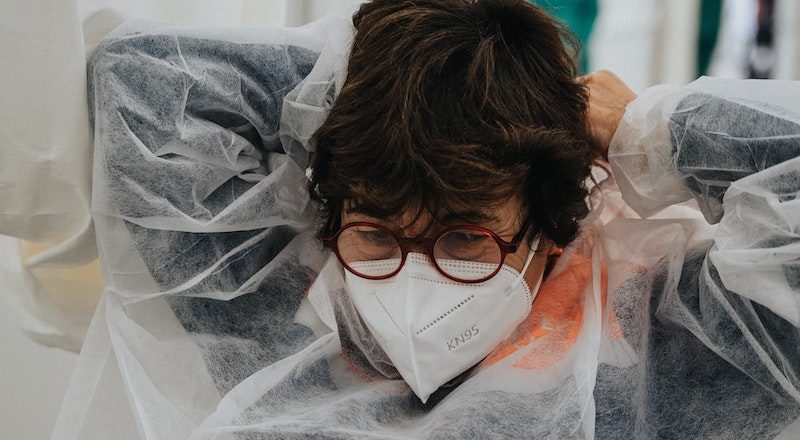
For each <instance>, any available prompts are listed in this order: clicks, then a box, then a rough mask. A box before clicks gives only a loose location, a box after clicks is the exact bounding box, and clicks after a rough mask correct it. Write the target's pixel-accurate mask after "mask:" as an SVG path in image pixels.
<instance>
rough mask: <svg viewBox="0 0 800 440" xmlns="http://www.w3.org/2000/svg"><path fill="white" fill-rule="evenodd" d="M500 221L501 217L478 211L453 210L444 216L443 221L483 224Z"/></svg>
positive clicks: (446, 222)
mask: <svg viewBox="0 0 800 440" xmlns="http://www.w3.org/2000/svg"><path fill="white" fill-rule="evenodd" d="M499 221H500V219H499V218H497V217H496V216H493V215H488V214H486V213H483V212H476V211H464V212H451V213H447V214H446V215H445V216H444V217H442V223H444V224H446V225H452V224H456V223H469V224H481V223H490V222H499Z"/></svg>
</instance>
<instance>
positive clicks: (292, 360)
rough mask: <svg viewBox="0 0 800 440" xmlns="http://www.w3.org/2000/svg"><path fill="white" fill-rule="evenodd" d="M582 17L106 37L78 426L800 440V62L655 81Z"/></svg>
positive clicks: (155, 433)
mask: <svg viewBox="0 0 800 440" xmlns="http://www.w3.org/2000/svg"><path fill="white" fill-rule="evenodd" d="M228 32H230V30H229V31H228ZM572 40H573V38H572V37H571V36H570V34H569V33H568V32H567V31H566V30H565V29H564V28H563V27H562V26H561V25H559V24H558V23H557V22H555V21H553V20H552V19H551V18H550V17H548V16H547V15H546V14H545V13H543V12H542V11H541V9H538V8H537V7H535V6H533V5H531V4H528V3H527V2H524V1H522V0H413V1H412V0H401V1H389V0H373V1H369V2H366V3H364V4H363V5H361V6H360V8H359V10H358V12H356V14H355V15H354V16H352V17H346V18H336V17H332V18H329V19H326V20H323V21H320V22H317V23H314V24H313V25H311V26H307V27H302V28H297V29H280V30H269V31H265V30H259V29H246V30H244V29H240V30H236V31H235V32H232V33H227V34H226V33H225V32H223V31H222V30H220V29H197V28H192V27H188V28H187V27H173V26H167V27H163V26H161V27H160V26H158V25H157V24H152V23H132V24H130V25H129V26H128V27H127V28H126V29H121V30H118V31H116V32H115V33H114V34H113V35H110V36H108V38H106V39H104V40H103V42H101V43H100V44H99V45H98V47H97V49H96V50H95V51H94V52H93V54H92V56H91V58H90V60H89V66H88V72H89V93H90V96H89V98H90V99H89V102H90V103H91V111H92V114H91V120H92V122H93V129H94V150H93V151H94V154H93V160H94V171H93V183H92V218H93V221H94V225H95V228H96V231H97V242H98V249H99V252H100V257H101V258H100V262H101V264H102V268H103V276H104V282H105V292H104V296H103V299H102V301H101V302H100V305H99V306H98V309H97V311H96V313H95V316H94V318H93V320H92V325H91V327H90V329H89V333H88V335H87V338H86V342H85V343H84V346H83V349H82V353H81V358H80V360H79V362H78V365H77V367H76V372H75V375H74V376H73V379H72V381H71V383H70V387H69V390H68V392H67V395H66V397H65V400H64V406H63V407H62V410H61V412H60V414H59V419H58V421H57V423H56V428H55V429H54V434H53V438H58V439H70V438H76V439H81V440H83V439H91V438H136V437H140V438H141V437H144V438H152V439H160V438H169V439H174V438H191V439H193V440H200V439H219V438H280V439H284V438H337V439H340V438H415V439H416V438H487V437H488V438H521V439H530V438H557V439H564V438H584V439H618V438H654V439H681V438H732V437H737V438H758V439H761V438H798V433H799V432H800V421H798V420H800V353H799V352H798V350H800V349H799V348H798V347H800V330H799V329H800V262H798V255H800V249H798V248H799V247H800V241H799V239H798V231H800V218H798V215H797V212H798V194H800V158H798V155H800V152H799V151H798V148H800V117H798V116H797V115H798V113H800V104H798V103H800V84H798V83H796V82H779V81H755V82H741V81H725V80H715V79H701V80H698V81H696V82H694V83H692V84H690V85H688V86H685V87H673V86H656V87H654V88H651V89H647V90H645V91H643V92H642V93H641V94H639V95H638V96H634V94H633V93H632V92H631V91H630V90H629V89H628V88H627V87H626V86H625V85H624V84H623V83H622V82H621V81H620V80H619V79H618V78H616V77H615V76H614V75H612V74H610V73H608V72H599V73H596V74H592V75H589V76H588V77H584V78H581V77H577V76H576V72H575V70H574V66H575V54H576V46H575V45H574V44H573V43H572Z"/></svg>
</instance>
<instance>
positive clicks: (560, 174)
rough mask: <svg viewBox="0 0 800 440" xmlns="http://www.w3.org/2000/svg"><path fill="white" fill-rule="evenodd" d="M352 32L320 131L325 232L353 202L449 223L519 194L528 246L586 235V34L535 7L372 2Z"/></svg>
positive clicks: (317, 195)
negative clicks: (579, 59)
mask: <svg viewBox="0 0 800 440" xmlns="http://www.w3.org/2000/svg"><path fill="white" fill-rule="evenodd" d="M353 23H354V24H355V28H356V35H355V39H354V43H353V47H352V50H351V54H350V58H349V65H348V70H347V81H346V82H345V84H344V85H343V87H342V90H341V93H340V94H339V96H338V98H337V99H336V101H335V103H334V105H333V107H332V109H331V112H330V114H329V116H328V118H327V120H326V121H325V122H324V124H323V125H322V126H321V128H320V129H319V130H318V131H317V133H316V134H315V143H316V152H315V155H314V158H313V163H312V178H311V182H310V184H309V190H310V193H311V195H312V198H314V199H315V200H317V201H318V202H320V203H321V204H322V207H323V208H324V211H325V212H324V215H325V216H326V222H325V225H324V226H323V227H322V230H321V235H327V234H331V233H333V232H335V230H336V229H337V228H338V227H339V226H340V221H341V214H342V209H343V208H344V203H345V201H346V200H347V201H349V202H350V203H352V204H354V205H355V206H357V208H358V209H359V210H360V211H362V212H366V213H368V214H370V215H373V216H375V217H379V218H386V219H391V218H396V217H398V216H399V215H401V214H403V213H404V212H406V211H407V210H409V209H415V210H416V213H417V215H418V216H419V215H421V214H423V213H425V214H429V215H430V219H431V222H436V221H441V219H442V218H443V217H444V216H446V215H453V214H454V213H456V214H457V215H459V216H462V217H463V218H466V217H469V216H470V215H471V214H470V213H481V212H483V213H485V212H486V211H491V209H492V208H493V207H496V206H499V205H500V204H501V203H504V202H505V201H507V200H509V199H511V198H513V197H519V199H520V200H522V202H523V208H524V209H523V211H524V212H522V213H521V215H523V216H524V217H523V220H524V221H525V222H524V223H523V224H525V225H526V227H527V228H528V229H529V230H528V232H529V233H531V234H530V235H529V237H532V236H533V235H534V234H533V233H536V232H539V231H541V232H542V233H543V235H544V236H545V237H547V238H549V239H550V240H551V241H552V242H554V243H555V244H556V245H559V246H566V245H567V244H569V243H570V242H571V241H573V240H574V239H575V238H576V236H577V234H578V232H579V227H578V222H579V220H580V219H582V218H584V217H585V216H586V215H587V213H588V208H587V206H586V203H585V198H586V196H587V189H586V187H585V185H584V183H585V180H586V178H587V177H588V175H589V169H590V164H591V161H592V159H593V153H592V149H591V148H590V144H589V141H588V134H587V130H586V123H585V113H586V97H587V92H586V90H585V88H584V87H583V86H582V85H581V84H580V83H578V82H577V81H576V79H575V78H576V71H575V57H576V55H577V48H578V43H577V40H576V39H575V37H574V36H573V34H571V33H570V32H569V31H568V30H566V29H565V28H564V27H563V26H562V25H560V24H559V23H557V22H555V21H554V20H553V19H552V18H550V17H549V16H548V15H547V14H546V13H544V12H543V11H542V10H541V9H539V8H537V7H535V6H533V5H530V4H528V3H526V2H525V1H523V0H413V1H410V0H409V1H396V0H373V1H371V2H368V3H366V4H364V5H362V6H361V7H360V9H359V10H358V12H357V13H356V14H355V15H354V17H353ZM476 215H479V214H476Z"/></svg>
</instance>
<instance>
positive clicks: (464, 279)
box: [322, 222, 527, 283]
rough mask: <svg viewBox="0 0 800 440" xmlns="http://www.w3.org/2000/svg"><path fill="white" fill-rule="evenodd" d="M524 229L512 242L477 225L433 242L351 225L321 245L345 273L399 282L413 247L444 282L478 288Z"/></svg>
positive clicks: (448, 230) (370, 226)
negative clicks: (420, 250) (473, 284)
mask: <svg viewBox="0 0 800 440" xmlns="http://www.w3.org/2000/svg"><path fill="white" fill-rule="evenodd" d="M525 229H527V228H523V230H522V231H520V233H518V234H517V236H515V237H514V239H513V240H512V241H510V242H509V241H505V240H503V239H502V238H500V237H499V236H498V235H497V234H495V233H494V232H492V231H491V230H489V229H486V228H484V227H481V226H474V225H463V226H452V227H448V228H446V229H444V230H442V231H441V232H439V234H437V235H436V236H435V237H431V238H424V237H423V238H404V237H401V236H400V235H398V234H397V233H396V232H395V231H392V230H391V229H389V228H387V227H385V226H381V225H379V224H376V223H370V222H353V223H348V224H346V225H344V226H343V227H342V228H341V229H339V231H337V232H336V233H335V234H334V235H332V236H330V237H325V238H323V239H322V242H323V245H324V246H325V247H327V248H330V249H332V250H333V252H334V253H335V254H336V257H338V258H339V261H340V262H341V263H342V266H344V268H345V269H347V270H348V271H349V272H351V273H353V274H354V275H357V276H359V277H362V278H366V279H369V280H383V279H386V278H391V277H393V276H395V275H396V274H397V273H398V272H400V269H401V268H402V267H403V265H404V264H405V262H406V257H407V255H408V253H409V252H410V250H409V249H410V246H419V247H421V248H422V249H424V250H425V252H424V253H425V254H426V255H428V256H429V257H431V261H432V262H433V265H434V266H435V267H436V269H437V270H438V271H439V272H440V273H441V274H442V275H444V276H445V277H447V278H449V279H451V280H453V281H457V282H460V283H480V282H483V281H486V280H488V279H489V278H492V277H493V276H495V275H496V274H497V273H498V272H500V268H501V267H502V266H503V262H504V261H505V259H506V256H507V255H508V254H513V253H514V252H516V251H517V249H518V248H519V244H520V242H521V241H522V236H523V235H524V234H523V232H524V230H525ZM466 262H469V264H465V263H466Z"/></svg>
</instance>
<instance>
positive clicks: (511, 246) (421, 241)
mask: <svg viewBox="0 0 800 440" xmlns="http://www.w3.org/2000/svg"><path fill="white" fill-rule="evenodd" d="M357 226H369V227H373V228H376V229H380V230H382V231H384V232H386V233H388V234H389V235H391V236H392V237H394V239H395V241H396V242H397V243H398V245H400V265H399V266H398V267H397V269H395V270H394V271H393V272H392V273H390V274H388V275H378V276H375V275H366V274H362V273H359V272H358V271H356V270H354V269H353V268H351V267H350V265H349V264H347V263H346V262H345V261H344V258H342V255H341V254H340V253H339V245H338V240H339V236H340V235H341V234H342V232H344V231H345V230H347V229H349V228H353V227H357ZM458 229H470V230H473V231H479V232H483V233H485V234H487V235H489V236H490V237H492V238H493V239H494V241H495V242H497V245H498V246H499V247H500V262H499V263H498V264H497V268H496V269H495V270H494V272H492V273H491V274H489V275H487V276H485V277H483V278H479V279H475V280H465V279H461V278H458V277H454V276H452V275H449V274H447V273H446V272H445V271H444V270H442V268H441V267H439V264H438V263H437V262H436V257H435V256H434V255H433V249H434V248H435V247H436V242H437V241H439V239H440V238H442V236H444V235H445V234H447V233H448V232H451V231H455V230H458ZM527 229H528V228H527V227H523V228H522V229H521V230H520V231H519V232H518V233H517V234H516V235H515V236H514V238H513V239H512V241H505V240H503V239H502V238H500V236H499V235H497V234H495V233H494V231H492V230H491V229H488V228H484V227H483V226H477V225H458V226H450V227H447V228H445V229H442V230H441V231H439V233H438V234H436V235H435V236H434V237H429V238H426V237H418V238H406V237H403V236H401V235H400V234H398V233H397V232H395V231H393V230H391V229H389V228H387V227H386V226H383V225H379V224H377V223H372V222H351V223H347V224H346V225H344V226H342V227H341V228H339V230H338V231H336V233H335V234H333V235H330V236H327V237H323V238H322V245H323V246H324V247H326V248H328V249H331V250H332V251H333V253H334V254H336V258H338V259H339V262H340V263H342V266H344V268H345V269H347V271H349V272H350V273H352V274H353V275H356V276H359V277H362V278H365V279H368V280H385V279H387V278H391V277H393V276H395V275H397V274H398V273H399V272H400V270H401V269H403V266H405V264H406V256H407V255H408V253H409V245H422V246H423V249H425V255H427V256H428V257H430V259H431V261H432V262H433V266H434V267H435V268H436V270H437V271H439V273H441V274H442V275H444V276H445V277H447V278H449V279H451V280H453V281H456V282H459V283H469V284H477V283H482V282H484V281H486V280H489V279H491V278H492V277H494V276H495V275H497V273H498V272H500V269H501V268H502V267H503V263H504V262H505V261H506V257H507V256H508V254H513V253H515V252H517V250H519V244H520V243H521V242H522V238H523V237H524V232H525V231H526V230H527Z"/></svg>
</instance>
